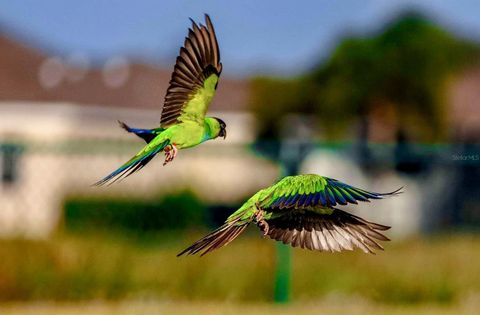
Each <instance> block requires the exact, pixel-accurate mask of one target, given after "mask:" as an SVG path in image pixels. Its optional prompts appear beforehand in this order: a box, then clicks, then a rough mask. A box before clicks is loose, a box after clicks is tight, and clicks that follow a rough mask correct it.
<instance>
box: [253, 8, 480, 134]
mask: <svg viewBox="0 0 480 315" xmlns="http://www.w3.org/2000/svg"><path fill="white" fill-rule="evenodd" d="M477 52H478V47H477V46H475V45H474V44H472V43H469V42H467V41H464V40H461V39H458V38H456V37H454V36H453V35H451V34H449V33H448V32H446V31H444V30H442V29H441V28H440V27H438V26H436V25H435V24H433V23H432V22H430V21H429V20H428V19H426V18H425V17H423V16H421V15H419V14H417V13H407V14H403V15H402V16H400V17H399V18H397V19H395V20H394V21H393V22H392V23H390V24H389V25H387V27H386V28H385V29H384V30H383V31H382V32H380V33H379V34H376V35H374V36H371V37H366V38H362V37H352V38H348V39H345V40H343V41H342V42H341V44H340V45H339V46H338V47H337V48H336V49H335V51H334V52H333V54H332V56H331V57H330V58H329V59H328V60H327V61H326V62H325V63H322V64H320V65H319V66H317V67H315V69H314V70H313V71H311V72H310V73H308V74H306V75H305V76H302V77H300V78H294V79H292V80H275V79H266V78H260V79H255V80H253V89H252V94H253V97H252V102H251V104H252V108H253V110H254V111H255V113H256V115H257V117H258V118H259V119H260V120H261V121H262V123H264V126H263V127H262V129H261V133H260V137H265V136H268V137H275V136H277V135H278V130H279V128H278V125H277V123H278V121H280V120H281V117H282V116H283V115H284V114H285V113H287V112H303V113H309V114H316V115H317V117H318V118H319V120H320V123H321V126H322V128H324V129H323V131H324V133H325V135H326V136H327V137H329V138H343V137H344V136H345V131H346V130H347V127H349V126H351V125H352V123H355V122H356V121H357V120H358V119H359V118H361V117H366V116H368V115H369V113H371V112H373V111H375V110H376V109H378V108H382V107H383V108H386V109H385V110H386V111H387V112H388V110H390V111H393V113H394V114H393V115H390V116H388V115H383V116H388V117H383V116H382V115H380V119H386V120H387V121H385V123H387V124H394V125H395V126H394V127H396V129H397V130H402V132H404V133H405V134H406V135H407V136H408V137H409V138H413V139H415V140H417V141H436V140H442V139H444V138H445V136H446V131H447V128H446V115H447V113H446V109H445V104H444V100H445V93H446V88H445V87H446V84H447V82H448V79H449V77H450V76H451V75H452V74H454V73H455V72H456V71H457V70H459V69H460V68H461V67H463V66H465V65H468V64H469V63H471V62H472V61H473V60H474V58H472V57H473V56H474V55H475V54H477ZM380 112H382V111H380ZM392 117H393V118H392ZM363 121H368V120H367V119H364V120H363Z"/></svg>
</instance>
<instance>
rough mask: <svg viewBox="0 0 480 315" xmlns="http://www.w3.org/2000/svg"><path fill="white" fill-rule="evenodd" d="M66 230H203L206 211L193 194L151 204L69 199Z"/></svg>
mask: <svg viewBox="0 0 480 315" xmlns="http://www.w3.org/2000/svg"><path fill="white" fill-rule="evenodd" d="M64 209H65V215H64V220H65V228H66V230H70V231H79V230H85V229H100V230H105V229H110V230H111V229H114V230H118V229H120V230H130V231H133V232H149V231H160V230H171V229H184V228H188V227H192V226H205V225H206V223H207V220H208V216H207V207H206V206H205V204H203V203H202V202H201V201H200V200H199V199H198V198H197V197H196V196H195V195H194V194H193V193H191V192H189V191H184V192H180V193H178V194H174V195H168V196H164V197H161V198H153V199H151V200H145V199H136V198H128V199H127V198H112V197H108V198H105V197H70V198H68V199H67V200H66V201H65V205H64Z"/></svg>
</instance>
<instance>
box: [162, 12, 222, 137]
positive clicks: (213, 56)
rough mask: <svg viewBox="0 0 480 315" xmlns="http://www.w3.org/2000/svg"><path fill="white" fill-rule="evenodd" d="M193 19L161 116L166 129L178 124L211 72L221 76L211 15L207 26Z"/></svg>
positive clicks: (177, 61)
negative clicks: (188, 104) (187, 105)
mask: <svg viewBox="0 0 480 315" xmlns="http://www.w3.org/2000/svg"><path fill="white" fill-rule="evenodd" d="M190 20H191V21H192V28H191V29H189V31H188V36H187V37H186V38H185V42H184V45H183V47H181V48H180V53H179V56H178V57H177V60H176V63H175V67H174V69H173V73H172V77H171V79H170V85H169V87H168V89H167V93H166V95H165V100H164V104H163V109H162V116H161V118H160V126H161V127H163V128H167V127H169V126H171V125H174V124H176V123H177V119H178V118H179V116H181V115H182V110H183V108H184V106H185V105H186V104H187V103H188V100H190V99H191V98H192V97H193V95H195V93H196V92H197V91H198V90H199V89H201V88H203V84H204V81H205V80H206V79H207V78H208V77H209V76H210V75H211V74H216V75H217V76H220V74H221V72H222V64H221V63H220V50H219V47H218V42H217V37H216V35H215V30H214V28H213V24H212V21H211V20H210V17H209V16H208V15H207V14H206V15H205V21H206V26H204V25H202V24H200V26H198V25H197V24H196V23H195V21H193V20H192V19H190Z"/></svg>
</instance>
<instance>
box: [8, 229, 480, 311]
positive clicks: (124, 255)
mask: <svg viewBox="0 0 480 315" xmlns="http://www.w3.org/2000/svg"><path fill="white" fill-rule="evenodd" d="M248 232H249V233H247V234H246V235H242V236H241V237H239V239H237V240H235V242H233V243H232V244H230V245H229V246H227V247H225V248H222V249H221V250H218V251H216V252H214V253H211V254H209V255H207V256H204V257H202V258H199V257H193V256H187V257H181V258H177V257H175V255H176V254H177V253H178V252H179V251H181V250H182V249H183V248H185V247H186V246H188V245H190V244H191V243H192V242H193V241H194V240H196V239H197V238H198V237H200V236H201V235H202V234H201V233H172V232H170V233H161V234H157V236H156V237H154V236H152V237H151V239H152V242H149V243H148V244H145V243H138V242H137V241H134V240H132V239H131V238H129V237H128V236H126V235H123V234H116V235H115V234H112V233H103V234H100V233H99V232H97V233H91V234H90V235H88V236H82V237H78V236H74V235H57V236H56V237H54V238H52V239H50V240H45V241H29V240H0V255H1V257H2V259H1V260H0V300H3V301H12V300H22V301H25V300H57V301H58V300H60V301H65V300H75V301H76V300H84V299H96V300H101V299H114V300H117V299H143V298H148V299H152V298H154V299H163V300H174V301H191V300H196V301H210V302H215V301H227V300H228V301H237V302H240V301H241V302H245V301H250V302H266V301H272V300H273V291H274V290H273V277H274V269H275V246H274V245H275V243H274V242H273V241H271V240H266V239H263V238H261V237H260V236H259V235H258V234H259V233H258V231H254V230H253V229H252V230H249V231H248ZM250 232H255V233H250ZM387 245H388V246H387V248H386V252H385V253H382V252H380V253H378V254H377V255H366V254H363V253H361V252H359V251H356V252H346V253H336V254H329V253H318V252H310V251H306V250H301V249H294V250H293V251H292V267H293V273H292V301H293V302H308V301H318V300H320V299H328V298H329V297H332V296H333V297H334V296H337V297H338V298H339V299H340V301H345V300H348V299H349V298H351V299H355V298H361V299H366V300H370V301H374V302H376V303H386V304H397V305H400V304H402V305H403V304H407V305H408V304H420V303H437V304H443V305H453V304H455V303H459V302H462V301H463V299H466V298H468V297H469V296H471V295H472V294H474V293H475V292H476V294H478V292H480V273H479V272H478V270H479V269H478V268H479V267H478V261H480V238H479V237H478V236H473V235H457V236H446V235H445V236H439V237H435V238H430V239H412V240H406V241H403V242H399V241H396V242H394V243H392V244H387Z"/></svg>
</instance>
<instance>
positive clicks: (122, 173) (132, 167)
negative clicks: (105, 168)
mask: <svg viewBox="0 0 480 315" xmlns="http://www.w3.org/2000/svg"><path fill="white" fill-rule="evenodd" d="M168 143H169V141H168V140H167V141H165V142H163V143H162V144H160V145H159V146H158V147H156V148H155V149H154V150H152V151H151V152H149V153H147V154H145V155H140V156H134V157H133V158H131V159H130V160H129V161H127V162H126V163H125V164H123V165H122V166H120V167H119V168H118V169H117V170H115V171H113V172H112V173H110V174H109V175H107V176H105V177H104V178H103V179H101V180H99V181H98V182H96V183H95V184H93V186H102V185H104V184H106V183H107V182H110V183H109V185H110V184H113V183H115V182H116V181H117V180H119V179H123V178H125V177H128V176H130V175H131V174H133V173H135V172H136V171H139V170H141V169H142V168H143V167H144V166H145V165H147V163H148V162H150V160H152V159H153V158H154V157H155V155H157V153H158V152H160V151H162V150H163V149H164V148H165V147H166V146H167V145H168Z"/></svg>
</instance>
